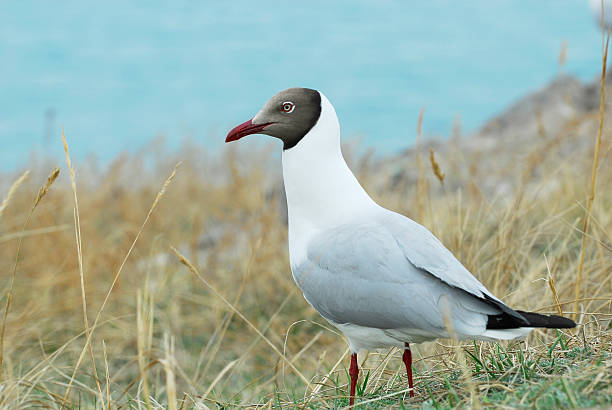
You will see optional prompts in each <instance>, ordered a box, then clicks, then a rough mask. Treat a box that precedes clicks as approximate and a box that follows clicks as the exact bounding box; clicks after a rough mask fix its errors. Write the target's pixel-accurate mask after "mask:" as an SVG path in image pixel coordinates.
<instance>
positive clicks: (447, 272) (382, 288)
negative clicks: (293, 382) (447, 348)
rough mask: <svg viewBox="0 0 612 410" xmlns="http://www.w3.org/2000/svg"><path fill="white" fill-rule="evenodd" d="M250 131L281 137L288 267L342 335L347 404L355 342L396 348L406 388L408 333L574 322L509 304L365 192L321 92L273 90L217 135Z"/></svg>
mask: <svg viewBox="0 0 612 410" xmlns="http://www.w3.org/2000/svg"><path fill="white" fill-rule="evenodd" d="M250 134H266V135H269V136H272V137H275V138H278V139H280V140H281V141H282V143H283V153H282V166H283V181H284V184H285V191H286V194H287V208H288V229H289V260H290V265H291V271H292V273H293V278H294V280H295V282H296V283H297V285H298V286H299V287H300V289H301V290H302V292H303V294H304V298H305V299H306V301H307V302H308V303H309V304H310V305H312V307H314V308H315V309H316V310H317V311H318V312H319V314H320V315H321V316H323V318H325V319H326V320H327V321H329V322H330V323H331V324H332V325H334V326H335V327H337V328H338V329H339V330H340V331H342V333H343V334H344V335H345V337H346V338H347V339H348V342H349V345H350V351H351V363H350V368H349V375H350V379H351V381H350V382H351V386H350V399H349V403H350V405H351V406H353V404H354V402H355V386H356V384H357V378H358V376H359V367H358V364H357V353H358V352H359V351H361V350H371V349H381V348H389V347H399V348H402V349H404V353H403V356H402V360H403V362H404V364H405V366H406V375H407V378H408V385H409V388H410V389H409V391H410V397H414V386H413V380H412V353H411V350H410V343H420V342H424V341H428V340H433V339H436V338H455V339H459V340H465V339H468V340H474V339H477V340H500V339H501V340H511V339H515V338H519V337H524V336H526V335H527V334H528V333H529V332H530V331H531V330H533V328H536V327H540V328H572V327H575V326H576V324H575V323H574V322H573V321H572V320H570V319H567V318H564V317H560V316H547V315H542V314H538V313H533V312H524V311H521V310H514V309H511V308H510V307H508V306H507V305H506V304H504V303H503V302H502V301H501V300H500V299H498V298H497V297H495V296H494V295H493V294H492V293H491V292H490V291H489V290H487V288H485V286H484V285H483V284H482V283H480V282H479V281H478V279H476V278H475V277H474V276H473V275H472V274H471V273H470V272H469V271H468V270H467V269H466V268H465V267H464V266H463V265H462V264H461V262H459V261H458V260H457V259H456V258H455V256H454V255H453V254H452V253H451V252H450V251H449V250H448V249H447V248H446V247H444V245H443V244H442V243H441V242H440V241H439V240H438V239H437V238H436V237H435V236H434V235H433V234H432V233H431V232H430V231H429V230H427V228H425V227H423V226H421V225H419V224H418V223H416V222H415V221H413V220H411V219H409V218H407V217H406V216H404V215H401V214H398V213H396V212H393V211H390V210H388V209H386V208H383V207H382V206H380V205H378V204H377V203H376V202H375V201H374V200H373V199H372V198H370V196H369V195H368V194H367V192H366V191H365V190H364V189H363V187H362V186H361V185H360V184H359V182H358V181H357V178H355V175H354V174H353V173H352V172H351V170H350V169H349V167H348V165H347V164H346V161H345V160H344V157H343V155H342V151H341V147H340V124H339V122H338V117H337V116H336V111H335V110H334V107H333V106H332V104H331V103H330V102H329V100H328V99H327V98H326V97H325V96H324V95H323V94H322V93H321V92H319V91H317V90H312V89H308V88H289V89H287V90H283V91H281V92H279V93H277V94H276V95H274V96H273V97H272V98H271V99H270V100H269V101H268V102H267V103H266V104H265V105H264V106H263V108H262V109H261V110H260V111H259V112H258V113H257V114H256V115H255V117H253V118H252V119H250V120H248V121H246V122H245V123H243V124H241V125H238V126H237V127H235V128H234V129H232V130H231V131H230V132H229V133H228V135H227V138H226V140H225V141H226V142H231V141H236V140H239V139H241V138H243V137H245V136H247V135H250Z"/></svg>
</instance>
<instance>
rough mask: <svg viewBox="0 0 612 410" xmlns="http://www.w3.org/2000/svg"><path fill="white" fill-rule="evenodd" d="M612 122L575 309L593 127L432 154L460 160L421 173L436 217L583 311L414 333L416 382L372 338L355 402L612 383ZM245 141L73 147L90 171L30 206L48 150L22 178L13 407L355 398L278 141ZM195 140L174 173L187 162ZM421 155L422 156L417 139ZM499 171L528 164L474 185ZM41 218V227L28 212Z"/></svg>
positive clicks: (458, 239)
mask: <svg viewBox="0 0 612 410" xmlns="http://www.w3.org/2000/svg"><path fill="white" fill-rule="evenodd" d="M581 121H582V125H580V126H578V128H580V127H582V129H585V130H591V129H593V127H595V129H596V126H597V116H594V117H586V118H583V119H581ZM574 129H576V128H574ZM609 137H610V136H609V135H606V134H605V131H604V136H603V138H602V141H601V147H600V164H603V165H601V166H599V167H598V178H597V187H596V192H597V195H596V196H595V197H594V200H593V203H592V210H591V212H590V218H591V224H590V230H589V232H588V234H587V235H586V237H587V241H586V246H585V248H584V264H583V265H584V268H583V269H584V272H583V277H582V285H581V289H582V290H581V294H582V297H581V298H580V299H579V300H578V307H579V310H578V311H577V312H574V311H573V309H572V308H573V306H574V297H573V294H574V289H575V279H576V272H577V270H578V265H579V260H580V258H579V255H580V252H581V240H582V232H581V229H580V227H581V226H582V223H581V222H582V218H583V216H584V212H585V208H586V206H587V204H586V202H585V199H586V198H587V197H588V194H589V191H588V188H587V186H588V176H589V175H590V170H591V165H592V163H591V161H590V159H592V155H589V153H592V147H590V146H588V145H587V144H583V145H584V150H583V152H577V153H575V154H577V155H572V156H567V155H566V154H564V152H565V151H564V147H565V146H566V144H570V145H571V144H573V142H575V141H576V138H580V137H579V136H578V134H577V133H576V134H575V135H571V136H567V137H564V138H565V139H566V140H567V141H565V140H564V141H557V142H555V143H554V144H551V139H553V138H556V137H547V139H544V140H542V139H541V138H540V139H538V140H535V142H534V145H531V146H521V147H519V148H517V152H514V153H511V154H512V155H515V156H516V157H517V158H527V160H523V162H519V163H518V164H517V167H516V168H515V169H507V168H499V169H496V168H487V169H483V168H484V167H485V166H486V164H483V163H481V164H480V165H476V166H475V165H474V164H473V162H474V161H480V159H479V158H472V157H469V156H468V157H465V156H459V155H457V157H455V158H453V161H452V162H453V163H454V164H455V165H454V166H455V167H457V168H458V169H463V170H471V171H470V173H469V180H468V179H464V178H463V177H462V176H461V175H460V174H455V175H453V174H452V173H451V174H448V173H449V171H450V170H452V167H450V166H449V165H448V164H449V163H451V161H450V160H449V159H448V158H436V164H438V163H439V167H440V168H442V169H446V170H448V171H447V174H448V175H447V178H450V179H451V180H454V182H453V183H452V184H451V185H447V184H445V186H444V187H443V186H441V184H439V183H437V181H436V176H435V175H434V171H433V170H431V169H427V168H425V167H424V168H425V169H424V172H422V174H423V178H424V181H422V183H421V184H420V187H421V188H420V189H421V190H423V189H426V190H427V191H428V193H426V195H425V198H427V200H426V201H425V202H422V201H421V202H422V203H421V204H420V206H422V210H421V212H422V214H423V216H422V219H421V220H420V222H422V223H424V224H425V225H426V226H428V227H430V228H431V229H433V230H434V232H435V233H436V234H437V235H438V236H439V237H440V238H441V239H442V241H443V242H444V243H445V244H446V245H447V246H449V247H450V248H451V250H452V251H453V252H454V253H455V254H456V255H457V256H458V257H459V259H460V260H462V261H463V262H464V263H465V264H466V265H467V267H468V268H470V269H471V270H472V272H474V274H475V275H477V276H478V277H479V278H480V279H481V280H482V281H483V282H484V283H485V284H486V285H487V286H488V287H489V288H491V289H496V290H497V294H498V295H499V296H500V297H502V298H503V299H504V300H505V301H506V302H508V303H509V304H511V305H512V306H514V307H516V308H522V309H529V310H535V311H540V312H551V313H556V312H558V311H559V310H560V309H562V310H563V313H564V314H573V313H576V314H577V315H578V317H579V321H580V323H581V325H580V327H579V328H578V329H577V331H575V332H574V331H572V332H564V333H556V332H554V331H540V330H537V331H535V332H533V335H532V336H531V337H530V338H529V340H528V341H527V342H526V343H525V342H523V343H521V344H519V343H517V342H513V343H509V344H501V345H497V344H489V343H477V344H475V345H470V344H468V345H459V344H457V343H451V342H448V341H441V342H438V343H428V344H423V345H418V346H416V348H415V349H414V351H415V360H416V364H415V369H416V383H417V384H416V386H417V397H416V398H415V399H411V400H408V399H407V398H406V397H405V396H406V395H405V392H406V387H407V386H406V383H405V379H404V378H405V376H404V374H403V371H402V366H400V364H401V360H400V357H399V355H400V353H399V352H397V351H389V352H372V353H370V354H368V355H367V356H363V355H362V356H360V361H362V362H363V366H364V369H365V370H364V372H363V373H362V375H363V378H362V379H361V382H360V383H361V386H360V394H361V398H360V399H359V400H358V402H362V403H363V402H365V401H366V400H369V401H368V403H367V405H369V406H382V407H387V406H399V405H400V403H403V405H405V406H425V407H432V406H433V407H436V406H442V407H444V406H449V407H452V406H456V405H460V404H461V403H463V404H464V405H467V404H469V405H472V406H477V405H482V406H487V405H490V403H496V405H506V406H519V405H524V406H529V405H533V404H534V403H538V404H539V405H540V406H544V407H547V406H549V407H554V406H555V405H559V404H564V405H575V406H583V405H594V404H597V403H604V402H606V400H608V401H607V402H608V403H609V400H610V396H611V395H612V391H611V386H612V383H611V380H610V373H611V370H612V369H611V367H612V358H611V356H610V354H611V343H612V338H611V337H610V335H611V334H612V333H611V331H610V318H611V316H612V309H611V301H612V283H611V280H610V277H611V274H612V268H611V267H612V240H611V238H610V232H612V212H611V211H610V209H611V205H612V192H611V190H610V189H609V187H610V186H612V185H611V184H612V170H611V169H610V167H609V165H605V164H610V163H611V159H612V158H611V151H612V149H611V146H610V144H609V141H610V138H609ZM571 146H574V145H571ZM238 148H241V147H238ZM249 148H250V152H249V153H248V155H247V154H246V152H243V151H235V150H228V151H227V152H225V153H224V154H222V155H220V156H218V157H216V158H209V157H207V155H206V153H205V151H204V150H203V149H202V148H198V147H195V146H188V147H185V149H184V150H182V151H181V152H179V153H178V154H176V158H175V157H174V155H172V156H169V157H170V158H164V157H163V156H162V155H161V154H158V153H157V152H155V151H152V152H149V153H143V154H140V155H136V156H134V157H127V156H126V157H122V158H120V159H118V160H117V161H115V162H114V163H113V164H112V165H111V166H110V167H109V168H108V169H107V170H105V171H94V170H91V169H87V165H86V164H83V165H81V166H79V165H77V166H75V168H74V169H75V172H76V174H75V177H74V180H73V181H74V183H75V185H74V186H73V185H72V181H71V180H70V178H66V177H60V178H59V180H58V182H57V183H56V184H54V185H53V186H52V187H51V189H50V190H48V192H46V196H45V197H44V198H42V200H37V207H36V208H37V209H36V212H35V213H33V214H32V216H31V217H29V216H28V215H29V212H30V209H31V208H32V207H31V205H28V202H29V203H30V204H31V203H32V198H36V196H35V193H36V192H37V191H38V189H37V187H36V183H37V181H42V180H43V178H42V176H41V173H42V172H43V170H36V169H35V170H32V177H31V178H29V180H28V181H22V182H21V184H22V186H21V187H20V189H19V190H13V191H14V192H11V195H12V196H11V199H10V202H8V204H7V206H6V209H5V210H4V214H3V215H2V218H1V219H0V232H1V233H0V255H1V258H0V264H1V265H2V266H1V268H2V272H5V276H4V278H5V281H4V283H5V287H4V294H5V295H6V294H7V292H8V291H9V288H10V281H11V275H10V273H11V269H12V268H13V264H14V263H15V254H16V250H17V247H18V246H19V242H20V241H22V245H21V250H20V256H19V260H18V262H19V263H18V265H17V269H16V275H15V282H14V287H13V300H12V307H11V310H10V312H9V314H8V316H7V320H6V332H5V345H4V365H3V366H4V369H3V370H4V371H3V373H2V375H3V376H2V377H3V379H2V381H1V382H0V400H1V405H2V406H3V407H5V408H19V407H28V406H43V407H53V408H60V407H62V403H64V401H63V399H64V396H66V397H65V398H66V402H65V405H66V407H69V408H73V407H79V406H80V407H85V408H89V407H102V406H103V405H104V406H106V407H110V408H116V407H119V406H124V407H126V406H127V407H132V408H159V407H166V406H167V407H169V408H173V406H176V408H204V406H209V407H215V406H218V405H221V406H232V407H233V406H239V405H240V406H251V405H260V406H290V405H294V404H295V405H296V406H298V407H303V406H306V405H308V406H313V407H323V408H328V407H332V408H338V407H342V406H344V405H346V404H347V400H346V397H345V395H346V390H347V389H346V383H347V377H346V370H345V368H346V365H347V363H348V361H347V357H346V344H345V343H344V342H343V340H342V338H341V337H340V336H339V335H338V334H337V332H336V331H335V330H334V329H332V328H330V327H329V326H328V325H327V324H326V323H325V322H324V321H323V320H322V319H321V318H320V317H319V316H318V315H317V314H316V312H314V311H313V310H312V309H311V308H310V307H309V306H308V305H307V303H306V302H305V301H304V300H303V298H302V296H301V295H300V294H299V291H298V290H297V287H296V286H295V284H294V283H293V279H292V278H291V274H290V272H289V267H288V257H287V247H286V226H285V220H284V217H283V215H282V209H283V208H282V206H280V204H281V203H282V198H281V197H280V196H279V192H280V191H279V187H280V183H281V181H280V177H279V173H278V169H277V166H278V165H279V164H278V158H277V157H276V156H274V155H273V154H271V149H270V148H269V147H267V146H266V147H264V148H256V149H252V148H251V147H249ZM253 151H255V152H253ZM508 154H509V153H507V152H504V153H503V154H498V155H508ZM491 155H493V154H491ZM179 159H180V160H183V165H182V166H181V168H180V169H178V171H176V174H175V173H174V172H175V171H172V169H173V166H172V165H171V164H174V163H176V162H178V160H179ZM352 162H354V163H359V162H360V161H352ZM151 164H152V165H151ZM361 164H362V166H364V167H366V166H368V164H367V162H366V161H361ZM405 166H406V167H407V168H412V167H416V164H415V163H414V161H413V160H412V158H408V159H407V160H406V164H405ZM79 169H82V172H79ZM474 169H476V171H474ZM415 171H416V169H415ZM356 172H357V174H358V175H360V174H361V173H362V172H363V169H361V168H360V167H357V169H356ZM368 172H370V173H371V172H372V171H371V170H369V171H368ZM164 173H172V174H171V177H170V178H164V177H163V174H164ZM63 175H64V176H69V175H70V172H66V173H64V174H63ZM492 175H496V176H497V177H499V178H500V180H501V179H503V180H511V181H513V180H514V181H519V183H518V184H517V185H516V186H517V188H516V190H515V192H514V194H513V195H512V197H507V196H506V197H493V196H491V195H490V193H488V192H484V191H483V190H481V189H478V186H479V181H480V180H481V178H485V177H486V178H491V176H492ZM173 178H174V179H173ZM4 179H5V180H7V181H13V180H15V178H14V177H13V176H7V177H6V178H4ZM164 180H165V181H166V182H165V183H164ZM383 180H384V178H383ZM372 181H374V179H372ZM434 182H435V184H434ZM366 185H367V188H368V190H369V191H370V192H372V193H373V194H374V196H375V197H376V199H377V200H378V201H380V202H381V203H382V204H384V205H386V206H388V207H391V208H394V209H396V210H397V211H399V212H402V213H404V214H407V215H408V216H411V217H413V218H415V219H418V216H417V215H416V213H417V212H418V207H419V201H418V200H417V198H416V192H417V189H418V188H417V187H416V186H407V187H405V189H403V190H398V189H392V188H390V186H391V185H390V184H381V183H380V182H378V183H374V182H370V183H369V185H368V183H367V181H366ZM453 186H455V187H456V186H459V188H458V189H451V188H449V187H453ZM156 187H158V188H156ZM162 187H163V188H162ZM474 187H476V189H474ZM77 188H78V206H79V209H78V217H79V219H78V220H76V227H77V230H76V231H75V229H74V226H75V218H76V215H77V213H76V212H75V209H74V208H75V198H76V196H75V193H76V189H77ZM160 189H161V190H160ZM163 192H165V195H163V197H162V195H161V193H163ZM151 203H153V204H154V206H150V205H149V204H151ZM27 218H31V221H30V222H29V226H28V229H29V230H28V231H26V230H25V229H23V230H22V229H21V227H22V226H23V224H24V221H25V220H26V219H27ZM143 221H145V223H143ZM79 226H80V234H79V235H78V236H77V237H76V240H75V232H78V231H79V229H78V228H79ZM4 238H7V239H6V240H4ZM75 243H76V247H77V252H75ZM171 246H175V247H176V248H177V249H178V251H177V254H178V255H179V256H180V257H179V258H177V257H176V256H175V254H173V253H172V252H171V250H170V249H171ZM185 265H187V268H186V267H185ZM190 270H191V271H192V272H193V273H195V275H194V274H193V273H190ZM119 274H121V275H119ZM85 303H86V306H87V309H88V314H89V315H91V316H90V317H89V319H90V320H89V321H84V318H83V307H84V306H85ZM91 312H94V314H92V313H91ZM95 312H98V314H97V316H96V315H95ZM89 346H91V351H89ZM84 356H90V360H89V361H87V360H85V361H84V360H83V358H84ZM94 363H95V367H94ZM94 368H95V369H96V370H95V372H94ZM368 373H369V376H368V379H367V382H366V383H364V381H365V375H366V374H368ZM470 375H471V378H470ZM73 376H74V379H73ZM98 384H99V386H98ZM308 386H310V387H308ZM470 392H471V393H470ZM555 400H557V401H555Z"/></svg>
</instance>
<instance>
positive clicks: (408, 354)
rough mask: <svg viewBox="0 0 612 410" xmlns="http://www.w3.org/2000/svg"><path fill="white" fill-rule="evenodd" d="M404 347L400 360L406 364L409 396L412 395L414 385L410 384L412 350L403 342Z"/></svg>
mask: <svg viewBox="0 0 612 410" xmlns="http://www.w3.org/2000/svg"><path fill="white" fill-rule="evenodd" d="M404 346H406V348H405V349H404V354H403V355H402V361H403V362H404V365H406V375H407V376H408V387H410V397H414V385H413V384H412V352H411V351H410V345H409V344H408V343H404Z"/></svg>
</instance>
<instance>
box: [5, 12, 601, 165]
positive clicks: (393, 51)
mask: <svg viewBox="0 0 612 410" xmlns="http://www.w3.org/2000/svg"><path fill="white" fill-rule="evenodd" d="M173 6H174V7H171V6H169V5H168V3H166V2H161V1H148V2H146V3H143V2H139V3H131V4H130V3H126V2H120V1H109V2H104V3H103V4H102V3H94V2H83V1H65V2H62V5H61V7H59V6H58V5H57V3H54V2H48V1H31V0H26V1H20V2H2V3H1V4H0V13H1V14H2V16H4V18H3V22H2V24H1V25H0V61H2V64H0V142H1V143H2V150H1V151H0V170H2V171H14V170H16V169H19V168H21V167H24V166H25V165H26V162H27V161H28V158H30V157H29V155H30V154H31V153H32V152H38V153H39V154H40V153H44V155H50V156H53V157H57V158H58V159H59V160H62V158H63V152H62V147H61V142H60V135H61V127H62V126H63V127H65V130H66V135H67V137H68V140H69V144H70V147H71V152H72V156H73V159H75V160H76V161H77V162H78V161H79V160H80V161H82V160H84V159H86V158H87V159H88V160H89V159H90V158H91V157H88V155H90V154H91V155H93V156H95V157H96V158H97V159H98V160H99V161H100V162H101V163H102V164H105V163H108V162H109V160H110V159H112V158H114V157H116V156H117V154H118V153H120V152H123V151H129V152H134V151H136V150H139V149H141V148H142V147H143V146H145V145H146V144H147V142H149V141H151V140H152V139H153V138H156V137H159V136H163V137H165V147H167V149H169V150H174V149H176V148H177V147H178V146H180V145H181V143H182V142H183V141H185V139H193V140H194V141H197V142H198V143H200V144H203V145H204V146H205V147H206V148H207V149H210V150H211V151H212V152H213V153H214V152H216V151H217V150H219V149H220V148H221V147H222V146H223V141H224V136H225V134H226V132H227V130H228V129H230V128H231V127H233V126H234V125H236V124H238V123H240V122H242V121H244V120H246V119H248V118H250V117H251V116H252V115H253V114H254V113H255V111H256V110H258V109H259V107H260V106H261V105H262V104H263V103H264V102H265V101H266V100H267V99H268V98H269V97H270V96H271V95H273V94H274V93H276V92H277V91H279V90H281V89H283V88H287V87H290V86H306V87H311V88H316V89H319V90H321V91H323V92H324V93H325V94H326V95H327V97H328V98H329V99H330V100H331V101H332V103H333V104H334V105H335V107H336V110H337V111H338V114H339V117H340V121H341V125H342V129H343V135H344V138H345V140H346V139H351V138H357V139H360V141H361V146H362V147H367V148H375V150H376V152H377V153H391V152H396V151H399V150H400V149H402V148H405V147H407V146H409V145H410V144H411V143H413V142H414V139H415V131H414V130H415V127H416V120H417V116H418V113H419V111H420V109H421V107H423V106H425V107H426V114H425V121H424V124H423V128H424V134H425V135H426V136H437V137H442V138H443V137H445V136H447V135H448V134H450V133H451V129H452V128H453V124H459V123H460V124H461V127H462V129H463V130H464V132H470V131H473V130H475V129H477V128H478V126H479V125H481V124H482V123H483V122H484V121H485V120H486V119H488V118H489V117H491V116H492V115H494V114H496V113H498V112H499V111H500V110H502V109H503V108H504V107H507V106H508V105H509V104H510V103H512V102H513V101H514V100H515V99H517V98H518V97H520V96H522V95H524V94H526V93H527V92H529V91H533V90H535V89H537V88H539V87H542V86H544V85H545V84H546V83H548V82H549V81H550V80H552V79H554V78H555V76H557V75H558V74H559V72H560V71H562V72H565V73H568V74H572V75H575V76H577V77H578V78H580V79H582V80H591V79H592V78H593V77H595V76H596V75H597V73H598V71H599V70H600V61H601V40H600V38H601V37H600V36H601V34H600V30H599V28H598V27H597V25H596V24H594V21H595V17H594V16H593V15H592V14H591V11H590V9H589V5H588V2H587V1H584V0H538V1H537V2H536V1H494V2H492V1H489V0H470V1H463V2H461V3H460V5H459V4H458V3H457V2H453V1H441V0H436V1H428V2H419V3H415V2H405V1H377V2H365V1H334V2H327V1H314V2H308V3H294V2H272V1H259V2H257V3H254V2H250V1H245V0H237V1H231V2H212V1H202V2H189V3H187V4H185V5H183V6H181V7H175V5H173ZM561 55H563V56H562V57H561V63H564V64H560V61H559V60H560V56H561ZM262 138H263V137H253V138H250V140H251V141H250V142H249V143H250V144H260V143H261V141H262Z"/></svg>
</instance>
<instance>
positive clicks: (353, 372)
mask: <svg viewBox="0 0 612 410" xmlns="http://www.w3.org/2000/svg"><path fill="white" fill-rule="evenodd" d="M349 376H351V398H350V399H349V405H350V406H351V407H352V406H353V404H355V387H356V386H357V377H359V366H358V365H357V353H353V354H352V355H351V367H350V368H349Z"/></svg>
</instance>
